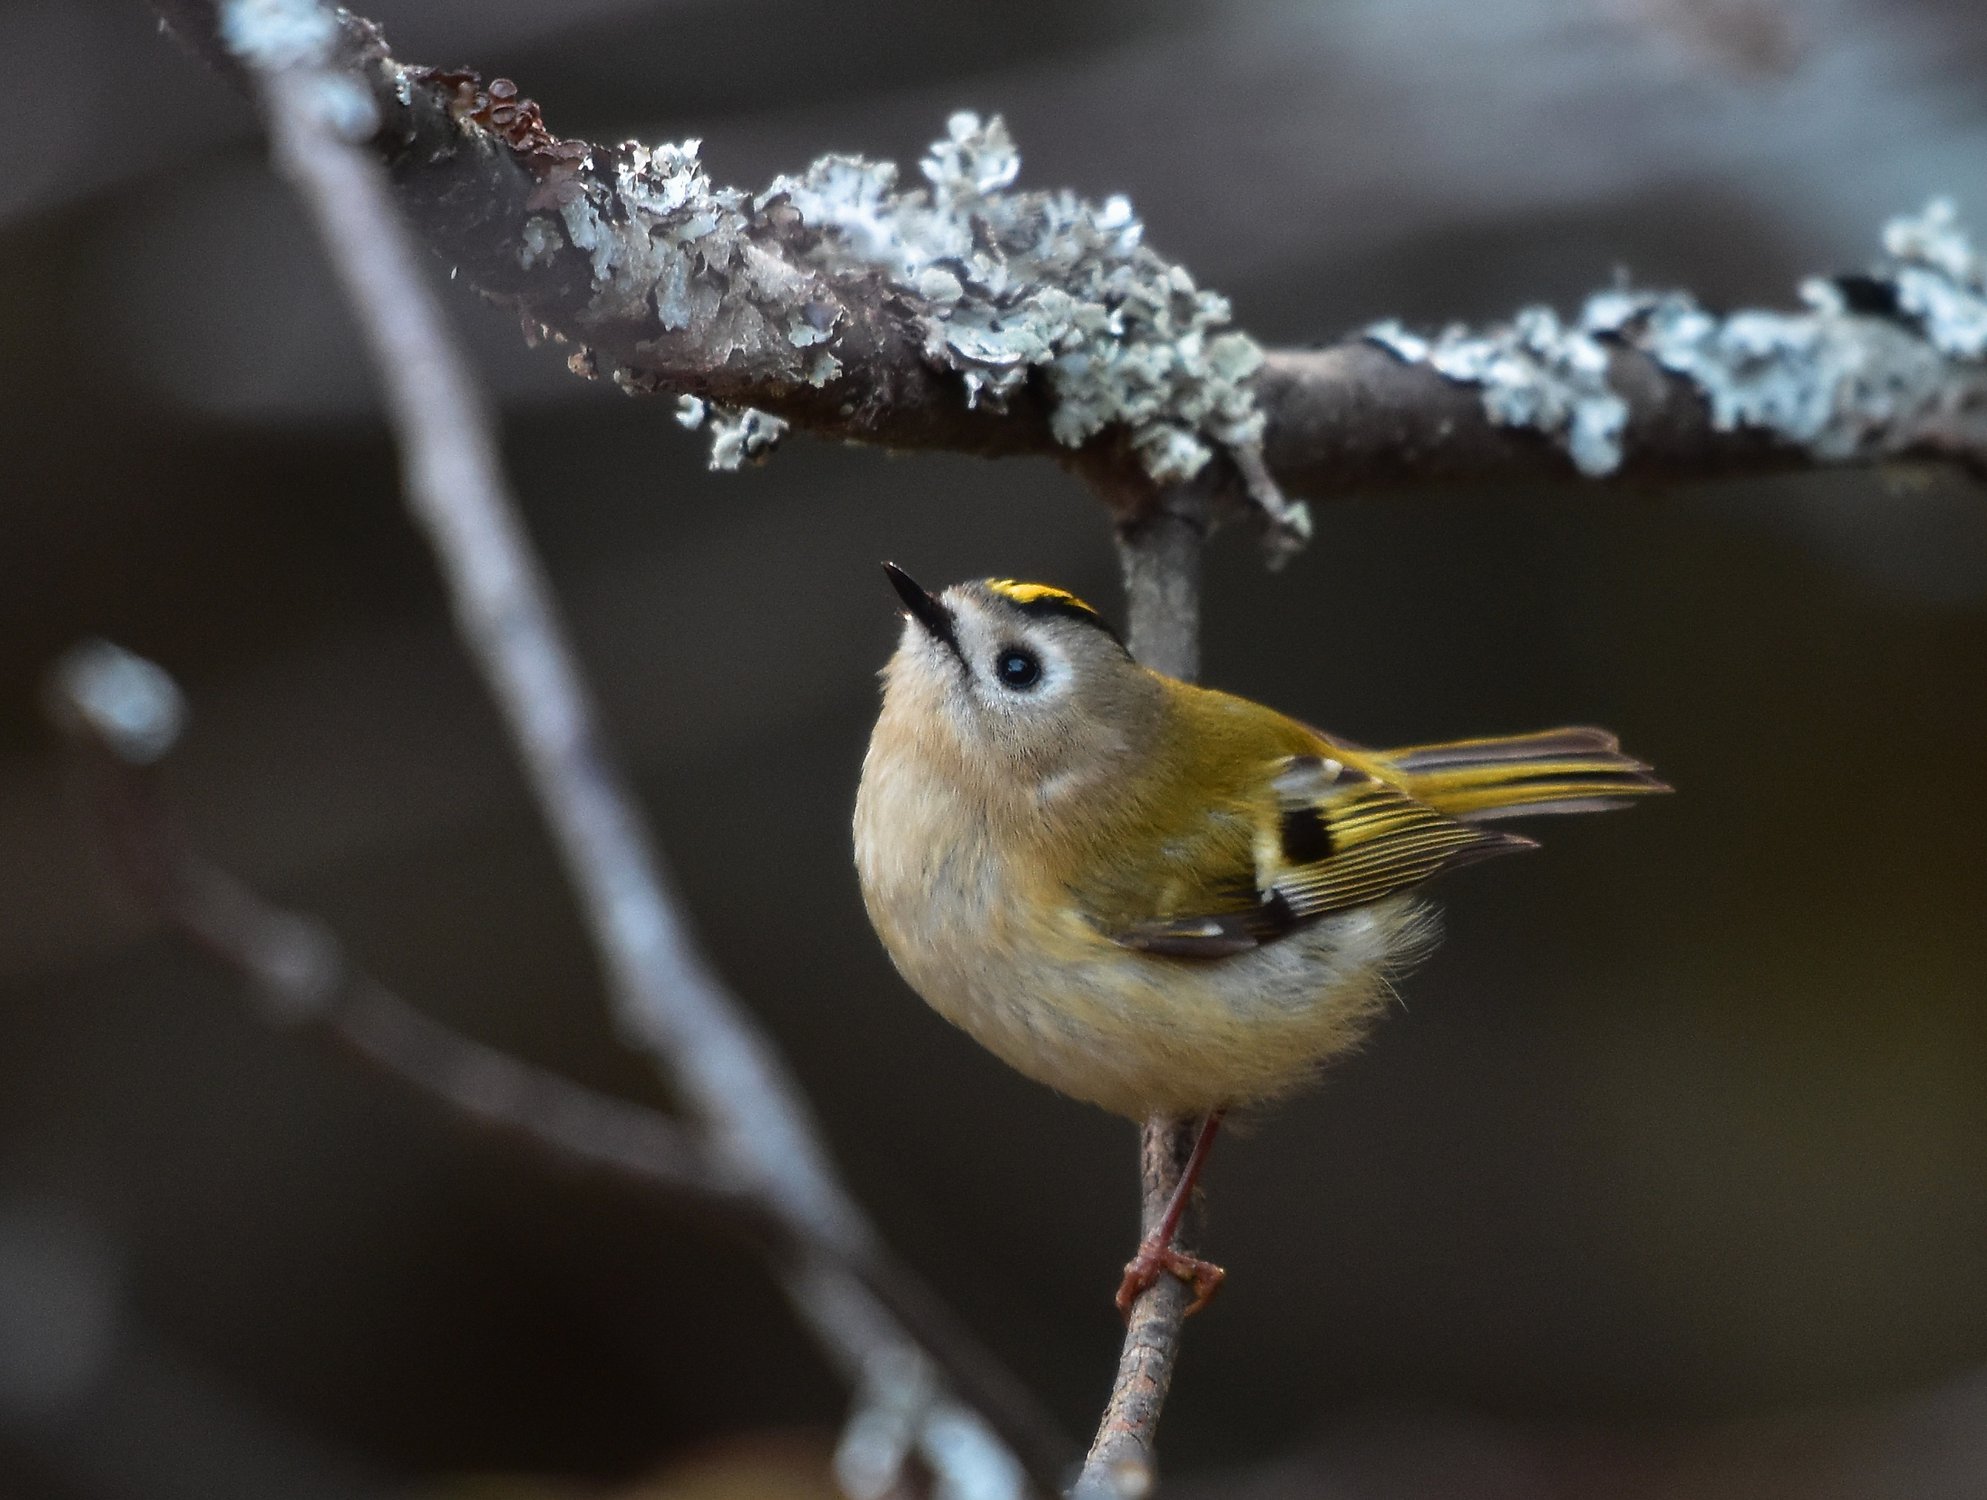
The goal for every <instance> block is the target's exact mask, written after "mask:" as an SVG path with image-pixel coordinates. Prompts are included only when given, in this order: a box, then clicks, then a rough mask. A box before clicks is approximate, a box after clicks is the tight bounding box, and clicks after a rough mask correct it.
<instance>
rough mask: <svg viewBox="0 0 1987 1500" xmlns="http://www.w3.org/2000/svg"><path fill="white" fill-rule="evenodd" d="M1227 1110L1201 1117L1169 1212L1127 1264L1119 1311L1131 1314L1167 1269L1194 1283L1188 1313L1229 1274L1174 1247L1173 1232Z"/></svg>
mask: <svg viewBox="0 0 1987 1500" xmlns="http://www.w3.org/2000/svg"><path fill="white" fill-rule="evenodd" d="M1224 1113H1225V1111H1223V1110H1219V1109H1217V1110H1214V1111H1212V1112H1210V1113H1209V1115H1208V1117H1207V1118H1206V1119H1205V1120H1203V1121H1201V1127H1200V1134H1199V1135H1198V1136H1197V1137H1196V1138H1195V1140H1194V1149H1193V1151H1192V1152H1191V1153H1190V1154H1189V1155H1188V1157H1187V1164H1186V1166H1185V1167H1184V1168H1183V1169H1182V1170H1181V1172H1180V1181H1179V1183H1178V1185H1177V1186H1175V1187H1174V1189H1173V1196H1172V1197H1170V1198H1168V1199H1167V1200H1166V1212H1165V1213H1163V1214H1161V1215H1160V1217H1159V1223H1158V1225H1157V1226H1156V1227H1155V1228H1154V1229H1153V1231H1152V1233H1150V1234H1148V1235H1147V1236H1146V1237H1145V1240H1144V1242H1143V1243H1142V1244H1141V1245H1140V1246H1139V1247H1138V1254H1136V1255H1134V1256H1133V1257H1132V1258H1131V1261H1130V1263H1129V1264H1127V1265H1126V1267H1125V1277H1124V1280H1123V1281H1121V1282H1119V1283H1118V1297H1117V1302H1118V1311H1119V1312H1121V1313H1123V1314H1124V1315H1125V1316H1126V1317H1130V1316H1131V1306H1132V1304H1133V1303H1134V1302H1136V1301H1137V1300H1138V1299H1139V1297H1140V1296H1142V1295H1143V1294H1144V1292H1145V1290H1146V1288H1148V1287H1150V1286H1151V1285H1152V1284H1153V1283H1154V1282H1155V1281H1157V1280H1158V1279H1159V1278H1160V1276H1161V1275H1162V1274H1164V1273H1166V1272H1171V1273H1172V1274H1173V1275H1175V1276H1177V1277H1179V1278H1180V1279H1181V1280H1182V1281H1186V1282H1191V1283H1192V1284H1193V1289H1194V1300H1193V1301H1192V1302H1191V1303H1190V1304H1189V1305H1188V1307H1187V1316H1188V1317H1192V1316H1193V1315H1194V1314H1195V1313H1197V1312H1199V1311H1200V1310H1201V1309H1202V1308H1203V1307H1206V1306H1207V1304H1208V1303H1209V1302H1211V1301H1212V1300H1213V1299H1214V1294H1215V1293H1216V1292H1217V1291H1219V1290H1220V1289H1221V1283H1222V1282H1223V1281H1225V1280H1226V1279H1227V1277H1228V1273H1227V1272H1226V1271H1224V1270H1222V1269H1221V1267H1219V1266H1217V1265H1216V1264H1215V1263H1214V1262H1213V1261H1211V1260H1202V1259H1201V1258H1200V1257H1199V1256H1197V1255H1189V1254H1187V1252H1186V1251H1184V1250H1176V1249H1174V1248H1173V1236H1174V1235H1175V1234H1177V1233H1178V1232H1179V1229H1180V1220H1181V1218H1182V1217H1184V1216H1185V1214H1186V1212H1187V1205H1188V1204H1189V1203H1191V1202H1192V1201H1193V1196H1194V1185H1195V1183H1197V1182H1198V1181H1199V1180H1200V1174H1201V1168H1203V1167H1204V1166H1206V1165H1207V1154H1208V1152H1210V1151H1212V1150H1213V1149H1214V1135H1215V1132H1216V1131H1218V1130H1219V1129H1220V1128H1221V1117H1222V1115H1223V1114H1224Z"/></svg>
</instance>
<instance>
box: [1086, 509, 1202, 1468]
mask: <svg viewBox="0 0 1987 1500" xmlns="http://www.w3.org/2000/svg"><path fill="white" fill-rule="evenodd" d="M1110 498H1112V497H1107V499H1110ZM1113 503H1114V505H1117V506H1118V507H1119V508H1123V507H1122V504H1121V502H1118V501H1115V500H1113ZM1139 509H1140V511H1141V512H1142V514H1141V518H1140V519H1139V520H1138V521H1136V522H1134V523H1132V524H1130V525H1127V526H1125V527H1122V528H1121V529H1120V530H1119V533H1118V557H1119V561H1120V564H1121V565H1122V567H1123V570H1124V579H1125V601H1126V606H1127V610H1128V614H1129V619H1130V627H1129V630H1128V632H1127V637H1128V639H1129V641H1130V644H1131V649H1132V652H1133V654H1134V655H1135V656H1137V657H1138V659H1139V660H1140V661H1142V662H1144V663H1145V664H1146V665H1147V666H1149V667H1152V668H1154V669H1156V670H1158V671H1161V672H1165V673H1168V674H1169V675H1171V676H1174V677H1182V678H1187V679H1191V678H1193V677H1195V676H1197V675H1198V674H1199V671H1200V574H1201V547H1202V544H1203V542H1204V541H1205V539H1206V535H1207V525H1208V497H1207V496H1206V495H1204V494H1199V493H1196V492H1194V491H1193V490H1191V489H1186V488H1182V489H1176V490H1173V491H1168V492H1165V493H1162V494H1159V495H1157V496H1154V497H1151V499H1150V500H1149V501H1148V502H1147V503H1146V504H1145V505H1143V506H1141V507H1139ZM1198 1124H1199V1122H1198V1121H1194V1120H1170V1119H1166V1118H1165V1117H1163V1116H1158V1115H1155V1116H1153V1117H1152V1118H1151V1119H1149V1120H1147V1121H1146V1122H1145V1124H1144V1126H1143V1127H1142V1129H1141V1131H1140V1134H1139V1233H1140V1235H1141V1236H1144V1235H1149V1234H1151V1233H1153V1231H1154V1230H1155V1229H1157V1228H1158V1226H1159V1222H1160V1220H1161V1219H1162V1218H1163V1217H1164V1215H1165V1212H1166V1206H1167V1203H1168V1201H1169V1200H1170V1199H1171V1198H1172V1196H1173V1190H1174V1188H1175V1187H1176V1186H1177V1185H1178V1183H1179V1181H1180V1174H1181V1172H1182V1171H1184V1170H1185V1168H1186V1164H1187V1158H1188V1156H1189V1155H1190V1154H1192V1151H1193V1147H1194V1137H1195V1134H1196V1131H1197V1127H1198ZM1200 1223H1201V1213H1200V1206H1199V1204H1198V1203H1197V1202H1196V1203H1195V1204H1193V1205H1190V1206H1189V1208H1188V1211H1187V1215H1186V1217H1185V1219H1183V1220H1182V1222H1181V1225H1180V1229H1179V1232H1178V1234H1177V1235H1176V1236H1175V1243H1176V1244H1178V1245H1179V1246H1180V1247H1181V1248H1182V1249H1185V1250H1188V1251H1189V1252H1191V1250H1192V1249H1193V1247H1194V1244H1195V1242H1196V1240H1197V1238H1198V1236H1199V1234H1200ZM1192 1298H1193V1293H1192V1291H1191V1290H1190V1289H1189V1288H1188V1287H1187V1285H1186V1284H1185V1283H1184V1282H1182V1281H1180V1280H1179V1279H1178V1278H1177V1277H1173V1276H1164V1275H1162V1276H1160V1277H1159V1278H1158V1280H1156V1281H1155V1282H1153V1284H1152V1285H1151V1286H1150V1287H1148V1288H1147V1289H1146V1290H1145V1291H1144V1292H1143V1293H1141V1294H1140V1296H1139V1297H1138V1300H1137V1301H1135V1302H1134V1303H1133V1304H1132V1309H1131V1315H1130V1317H1129V1318H1128V1319H1127V1320H1126V1325H1125V1341H1124V1345H1123V1347H1122V1349H1121V1351H1120V1353H1119V1355H1118V1370H1117V1376H1116V1378H1115V1379H1114V1380H1113V1381H1112V1384H1111V1395H1110V1399H1109V1400H1108V1402H1107V1403H1106V1405H1105V1408H1104V1415H1103V1418H1102V1420H1101V1421H1100V1422H1099V1423H1098V1427H1097V1435H1096V1437H1095V1439H1094V1440H1093V1441H1092V1442H1091V1445H1090V1453H1089V1456H1088V1457H1087V1458H1086V1459H1085V1460H1084V1464H1083V1473H1082V1476H1081V1477H1080V1478H1079V1480H1078V1481H1077V1486H1076V1500H1142V1497H1143V1496H1145V1495H1147V1494H1149V1493H1151V1491H1152V1488H1153V1486H1154V1484H1155V1483H1157V1478H1158V1468H1157V1459H1156V1457H1155V1448H1156V1445H1157V1442H1158V1434H1159V1418H1160V1414H1161V1412H1162V1410H1163V1409H1164V1407H1165V1404H1166V1395H1167V1392H1168V1391H1169V1390H1170V1389H1171V1388H1172V1384H1173V1368H1174V1365H1175V1364H1176V1363H1177V1362H1178V1359H1179V1351H1180V1333H1181V1330H1182V1327H1183V1326H1184V1324H1185V1322H1186V1317H1187V1305H1188V1303H1189V1302H1190V1301H1192Z"/></svg>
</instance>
